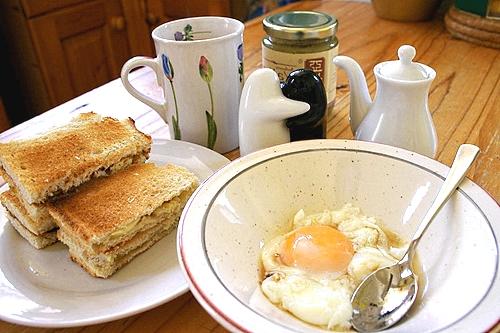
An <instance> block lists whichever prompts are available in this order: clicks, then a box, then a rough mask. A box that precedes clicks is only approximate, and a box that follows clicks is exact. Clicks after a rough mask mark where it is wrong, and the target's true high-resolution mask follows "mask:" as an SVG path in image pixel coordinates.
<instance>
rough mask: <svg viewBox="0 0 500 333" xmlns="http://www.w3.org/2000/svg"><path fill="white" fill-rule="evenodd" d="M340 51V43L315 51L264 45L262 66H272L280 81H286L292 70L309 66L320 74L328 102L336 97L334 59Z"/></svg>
mask: <svg viewBox="0 0 500 333" xmlns="http://www.w3.org/2000/svg"><path fill="white" fill-rule="evenodd" d="M338 53H339V48H338V45H337V46H336V47H334V48H333V49H330V50H327V51H323V52H315V53H286V52H280V51H275V50H272V49H270V48H267V47H265V46H263V47H262V67H266V68H271V69H273V70H274V71H275V72H276V73H278V77H279V79H280V81H285V80H286V77H287V76H288V74H290V72H292V71H293V70H295V69H298V68H307V69H310V70H312V71H313V72H315V73H316V74H318V75H319V77H320V78H321V80H322V81H323V85H324V86H325V91H326V98H327V100H328V104H330V103H331V102H333V100H334V99H335V93H336V90H335V89H336V86H337V71H336V68H335V65H334V64H333V62H332V59H333V58H334V57H335V56H336V55H337V54H338Z"/></svg>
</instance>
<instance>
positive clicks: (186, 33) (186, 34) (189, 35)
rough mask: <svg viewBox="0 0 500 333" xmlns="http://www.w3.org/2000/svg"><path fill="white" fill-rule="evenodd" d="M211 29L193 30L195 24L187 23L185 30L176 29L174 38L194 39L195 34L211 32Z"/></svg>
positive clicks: (180, 39) (177, 39)
mask: <svg viewBox="0 0 500 333" xmlns="http://www.w3.org/2000/svg"><path fill="white" fill-rule="evenodd" d="M209 33H211V31H193V26H192V25H191V24H187V25H186V26H185V27H184V29H183V32H181V31H176V32H175V34H174V39H175V40H176V41H190V40H194V35H195V34H209Z"/></svg>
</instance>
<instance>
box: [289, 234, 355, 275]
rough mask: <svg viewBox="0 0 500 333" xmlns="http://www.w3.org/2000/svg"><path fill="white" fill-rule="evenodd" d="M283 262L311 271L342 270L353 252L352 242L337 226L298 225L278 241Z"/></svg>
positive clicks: (345, 267)
mask: <svg viewBox="0 0 500 333" xmlns="http://www.w3.org/2000/svg"><path fill="white" fill-rule="evenodd" d="M279 255H280V259H281V261H282V262H283V264H285V265H287V266H291V267H298V268H301V269H305V270H308V271H311V272H344V271H345V270H346V269H347V266H348V265H349V263H350V262H351V259H352V256H353V255H354V249H353V247H352V243H351V241H350V240H349V239H347V237H346V236H345V235H344V234H343V233H341V232H340V231H338V230H337V229H335V228H333V227H330V226H325V225H311V226H305V227H300V228H297V229H295V230H294V231H292V232H291V233H290V234H288V236H287V237H286V239H285V240H284V241H283V243H282V244H281V248H280V253H279Z"/></svg>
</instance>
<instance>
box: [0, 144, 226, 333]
mask: <svg viewBox="0 0 500 333" xmlns="http://www.w3.org/2000/svg"><path fill="white" fill-rule="evenodd" d="M150 161H153V162H155V163H158V164H165V163H167V162H170V163H175V164H177V165H182V166H185V167H187V168H189V169H190V170H191V171H192V172H193V173H195V174H196V175H197V176H198V177H199V178H200V180H204V179H206V178H207V177H209V176H210V175H211V174H212V173H214V172H215V171H216V170H217V169H219V168H220V167H222V166H224V165H225V164H227V163H229V160H228V159H226V158H225V157H224V156H222V155H220V154H218V153H216V152H214V151H212V150H209V149H207V148H204V147H201V146H198V145H195V144H191V143H187V142H182V141H166V142H165V141H163V142H158V143H156V142H155V143H154V144H153V149H152V151H151V157H150ZM6 188H7V186H3V187H2V188H1V191H4V190H6ZM187 290H188V286H187V283H186V281H185V279H184V277H183V275H182V272H181V270H180V267H179V264H178V261H177V255H176V235H175V232H173V233H171V234H170V235H168V236H167V237H166V238H164V239H162V240H161V241H160V242H158V243H157V244H156V245H154V246H153V247H152V248H151V249H149V250H148V251H146V252H145V253H143V254H141V255H139V256H138V257H137V258H135V259H134V260H133V261H132V262H130V263H129V264H128V265H127V266H125V267H124V268H122V269H121V270H119V271H118V272H117V273H116V274H114V275H113V276H112V277H111V278H109V279H106V280H104V279H98V278H93V277H91V276H90V275H89V274H87V273H86V272H85V271H84V270H83V269H81V268H80V267H79V266H78V265H77V264H75V263H73V262H72V261H71V260H70V259H69V256H68V250H67V247H66V246H65V245H63V244H61V243H57V244H55V245H52V246H49V247H47V248H45V249H42V250H36V249H35V248H33V247H32V246H31V245H29V244H28V243H27V242H26V241H25V240H24V239H23V238H21V236H19V235H18V234H17V232H16V231H15V230H14V228H13V227H12V226H11V225H10V223H8V221H7V219H6V218H5V216H4V214H3V212H1V214H0V319H2V320H6V321H9V322H13V323H17V324H22V325H28V326H39V327H68V326H81V325H90V324H96V323H102V322H105V321H110V320H114V319H118V318H123V317H126V316H130V315H132V314H136V313H139V312H142V311H145V310H148V309H151V308H153V307H156V306H158V305H160V304H162V303H165V302H167V301H169V300H171V299H173V298H175V297H177V296H179V295H181V294H183V293H185V292H186V291H187Z"/></svg>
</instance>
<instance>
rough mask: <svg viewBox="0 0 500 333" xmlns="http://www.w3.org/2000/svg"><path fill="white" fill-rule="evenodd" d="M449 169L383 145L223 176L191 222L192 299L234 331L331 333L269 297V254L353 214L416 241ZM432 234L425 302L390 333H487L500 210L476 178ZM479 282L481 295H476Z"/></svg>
mask: <svg viewBox="0 0 500 333" xmlns="http://www.w3.org/2000/svg"><path fill="white" fill-rule="evenodd" d="M448 170H449V168H448V167H447V166H445V165H443V164H441V163H439V162H437V161H435V160H432V159H430V158H427V157H425V156H422V155H419V154H416V153H413V152H410V151H407V150H403V149H399V148H395V147H391V146H386V145H382V144H376V143H371V142H362V141H348V140H310V141H299V142H293V143H289V144H283V145H280V146H276V147H272V148H268V149H264V150H261V151H257V152H255V153H252V154H250V155H247V156H245V157H242V158H240V159H238V160H235V161H233V162H232V163H231V164H229V165H227V166H226V167H224V168H222V169H221V170H219V171H218V172H216V173H215V174H214V175H213V176H211V177H210V178H209V179H207V181H206V182H205V183H204V184H202V186H200V187H199V188H198V189H197V191H196V192H195V193H194V194H193V196H192V197H191V199H190V200H189V202H188V203H187V205H186V209H184V212H183V214H182V216H181V221H180V224H179V230H178V233H177V237H178V241H177V245H178V256H179V261H180V263H181V267H182V269H183V271H184V273H185V276H186V278H187V279H188V282H189V287H190V289H191V292H192V293H193V295H194V296H195V297H196V299H197V300H198V301H199V302H200V304H201V305H202V306H203V307H204V308H205V309H206V310H207V311H208V312H209V313H210V314H211V315H212V316H213V317H214V318H215V319H216V320H217V321H219V322H220V323H221V324H222V325H224V326H225V327H226V328H227V329H229V330H231V331H234V332H287V333H290V332H302V333H304V332H311V333H312V332H315V333H316V332H327V331H324V330H322V329H319V328H317V327H313V326H311V325H307V324H305V323H303V322H301V321H299V320H297V319H296V318H295V317H293V316H292V315H290V314H288V313H287V312H285V311H282V310H280V309H279V308H277V307H275V306H274V305H272V304H271V303H270V302H269V301H268V300H267V299H266V298H265V297H264V296H263V295H262V293H261V292H260V287H259V281H260V279H261V278H262V274H263V273H264V272H260V270H261V266H260V265H259V260H260V259H259V258H260V253H261V248H262V245H263V244H264V243H265V242H266V241H268V240H270V239H272V238H274V237H276V236H277V235H282V234H284V233H285V232H288V231H290V224H289V221H290V220H291V218H292V217H293V216H294V215H295V213H296V212H297V211H298V210H299V209H304V210H305V212H306V214H312V213H316V212H322V211H323V210H324V209H330V210H332V209H339V208H340V207H342V206H343V205H344V204H345V203H352V204H353V205H354V206H357V207H360V208H361V210H362V211H363V213H364V214H366V215H368V216H374V217H377V218H379V219H380V220H381V221H382V222H383V223H384V224H385V225H386V226H387V227H388V228H389V229H390V230H392V231H394V232H397V233H398V234H399V235H401V236H402V237H403V238H406V239H410V238H411V236H412V235H413V233H414V232H415V229H416V227H417V226H418V224H419V222H420V221H421V219H422V217H423V215H424V214H425V212H426V211H427V209H428V208H429V206H430V205H431V203H432V201H433V200H434V198H435V196H436V194H437V192H438V190H439V188H440V187H441V185H442V183H443V181H444V179H445V176H446V175H447V173H448ZM436 218H437V220H436V221H435V222H433V223H432V224H431V225H430V227H429V229H428V231H427V232H426V234H425V235H424V237H423V239H422V241H421V243H420V245H419V249H418V255H419V259H420V262H421V264H422V270H423V272H424V275H425V278H426V279H425V280H424V281H425V285H424V286H422V287H423V288H422V290H423V297H422V298H421V299H417V302H416V304H415V306H414V307H413V308H412V310H411V312H410V314H409V315H408V317H406V318H405V319H404V320H403V321H402V322H400V323H399V324H398V325H397V326H394V327H393V328H391V329H390V330H388V331H390V332H404V333H417V332H418V333H420V332H444V331H446V332H448V331H453V332H464V333H465V332H484V331H487V330H488V329H490V328H492V327H493V326H494V325H495V324H496V323H497V321H498V319H499V312H498V300H499V299H500V275H499V272H498V269H499V267H498V266H499V246H500V244H499V239H500V224H499V223H498V222H499V221H500V208H499V206H498V204H497V203H496V202H495V200H493V199H492V198H491V197H490V196H489V195H488V194H487V193H486V192H485V191H484V190H483V189H481V188H480V187H479V186H477V185H476V184H474V183H473V182H472V181H470V180H468V179H465V180H464V181H463V182H462V183H461V185H460V187H459V189H458V191H456V192H455V193H454V194H453V195H452V197H451V199H450V201H449V202H448V203H447V204H446V205H445V206H444V207H443V209H442V210H441V212H440V213H439V214H438V215H437V217H436ZM472 281H474V284H472Z"/></svg>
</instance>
